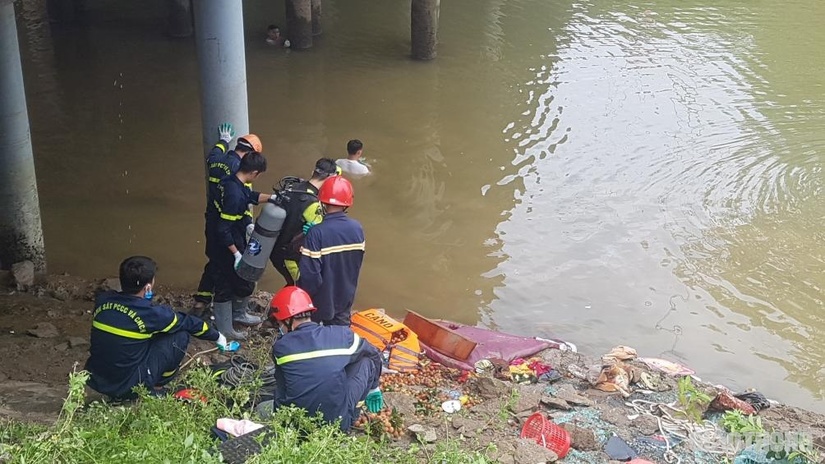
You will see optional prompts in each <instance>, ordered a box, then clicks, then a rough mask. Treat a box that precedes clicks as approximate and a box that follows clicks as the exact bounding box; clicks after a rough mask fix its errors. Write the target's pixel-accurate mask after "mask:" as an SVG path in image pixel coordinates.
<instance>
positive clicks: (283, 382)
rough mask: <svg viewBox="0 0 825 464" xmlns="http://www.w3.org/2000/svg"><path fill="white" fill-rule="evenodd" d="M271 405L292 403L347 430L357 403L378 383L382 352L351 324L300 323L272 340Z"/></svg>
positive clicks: (356, 416)
mask: <svg viewBox="0 0 825 464" xmlns="http://www.w3.org/2000/svg"><path fill="white" fill-rule="evenodd" d="M272 359H274V360H275V382H276V385H277V387H276V389H275V406H276V407H278V406H282V405H290V404H293V405H295V406H298V407H300V408H304V409H306V410H307V411H308V412H309V414H310V415H315V414H316V413H317V412H318V411H321V413H322V414H323V415H324V419H325V420H326V421H327V422H334V421H336V420H338V418H340V419H341V429H342V430H344V431H347V430H349V428H350V427H351V426H352V423H353V422H354V421H355V419H357V418H358V412H357V409H356V405H357V404H358V403H359V402H360V401H363V400H364V399H365V398H366V397H367V393H369V391H370V390H371V389H374V388H378V379H379V376H380V375H381V354H380V353H379V352H378V349H377V348H375V347H374V346H372V345H370V344H369V343H368V342H367V341H366V340H364V339H362V338H361V337H359V336H358V335H357V334H356V333H354V332H353V331H352V330H350V328H349V327H341V326H332V327H322V326H320V325H318V324H316V323H314V322H307V323H304V324H301V325H300V326H298V327H297V328H296V329H295V330H293V331H292V332H289V333H287V334H285V335H284V336H283V337H281V338H280V339H278V340H276V341H275V343H274V344H273V345H272Z"/></svg>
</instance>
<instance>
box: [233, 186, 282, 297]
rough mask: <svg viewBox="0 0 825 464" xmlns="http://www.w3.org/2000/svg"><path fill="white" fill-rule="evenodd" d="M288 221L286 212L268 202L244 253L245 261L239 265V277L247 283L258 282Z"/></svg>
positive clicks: (256, 222)
mask: <svg viewBox="0 0 825 464" xmlns="http://www.w3.org/2000/svg"><path fill="white" fill-rule="evenodd" d="M284 219H286V210H285V209H283V208H281V207H280V206H277V205H275V204H273V203H270V202H267V204H265V205H264V207H263V209H262V210H261V214H260V215H258V219H257V220H256V221H255V229H254V230H253V231H252V237H250V238H249V243H248V244H247V245H246V249H245V250H244V252H243V259H241V262H240V263H239V264H238V270H237V272H238V275H239V276H240V277H241V278H242V279H243V280H246V281H249V282H257V281H258V280H260V278H261V276H262V275H263V274H264V269H266V263H267V262H269V254H270V253H272V247H273V246H275V241H276V240H278V235H279V234H280V232H281V227H283V225H284Z"/></svg>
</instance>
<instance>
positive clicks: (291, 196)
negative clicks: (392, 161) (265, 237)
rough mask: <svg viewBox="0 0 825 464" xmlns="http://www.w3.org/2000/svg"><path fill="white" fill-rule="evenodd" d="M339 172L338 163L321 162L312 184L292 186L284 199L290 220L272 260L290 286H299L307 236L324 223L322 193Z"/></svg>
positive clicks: (318, 163)
mask: <svg viewBox="0 0 825 464" xmlns="http://www.w3.org/2000/svg"><path fill="white" fill-rule="evenodd" d="M338 171H339V168H338V167H337V166H336V165H335V161H333V160H332V159H330V158H321V159H319V160H318V161H316V162H315V169H313V171H312V176H311V177H310V178H309V180H306V181H303V180H302V181H299V182H294V183H292V184H291V185H289V186H288V187H287V189H286V191H285V192H284V193H285V195H283V196H282V198H288V200H287V201H285V202H282V204H281V207H283V208H284V209H285V210H286V219H284V224H283V226H282V227H281V232H280V234H279V235H278V239H277V240H276V241H275V245H274V246H273V247H272V253H270V255H269V260H270V261H272V265H273V266H275V269H276V270H277V271H278V272H279V273H280V274H281V275H282V276H283V277H284V280H285V281H286V285H295V282H297V281H298V276H299V273H298V260H300V259H301V246H302V245H303V244H304V234H306V232H307V231H308V230H309V229H310V228H311V227H312V226H314V225H316V224H319V223H320V222H321V221H322V220H323V219H324V215H323V211H322V210H321V203H320V202H318V190H319V189H320V188H321V186H322V185H324V182H325V181H326V180H327V179H328V178H329V177H330V176H333V175H336V174H339V172H338Z"/></svg>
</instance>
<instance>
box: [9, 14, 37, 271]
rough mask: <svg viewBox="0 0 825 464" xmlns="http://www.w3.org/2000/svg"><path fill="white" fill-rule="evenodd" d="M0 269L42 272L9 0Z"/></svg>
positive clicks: (34, 188) (34, 185)
mask: <svg viewBox="0 0 825 464" xmlns="http://www.w3.org/2000/svg"><path fill="white" fill-rule="evenodd" d="M0 147H2V149H0V166H2V167H0V265H2V267H3V268H6V269H7V268H9V267H10V266H11V265H12V264H14V263H16V262H19V261H24V260H29V261H31V262H33V263H34V266H35V269H37V270H38V271H45V270H46V254H45V250H44V247H43V227H42V225H41V223H40V203H39V201H38V197H37V179H36V177H35V175H34V155H33V153H32V140H31V133H30V131H29V114H28V110H27V109H26V92H25V89H24V88H23V67H22V65H21V64H20V48H19V45H18V43H17V24H16V23H15V19H14V4H13V3H12V0H0Z"/></svg>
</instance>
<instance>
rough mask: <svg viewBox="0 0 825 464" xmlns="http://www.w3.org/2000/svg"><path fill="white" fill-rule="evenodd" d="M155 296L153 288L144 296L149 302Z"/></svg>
mask: <svg viewBox="0 0 825 464" xmlns="http://www.w3.org/2000/svg"><path fill="white" fill-rule="evenodd" d="M153 296H155V293H154V292H152V289H151V288H149V289H148V290H146V293H144V294H143V298H146V299H147V300H151V299H152V297H153Z"/></svg>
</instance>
